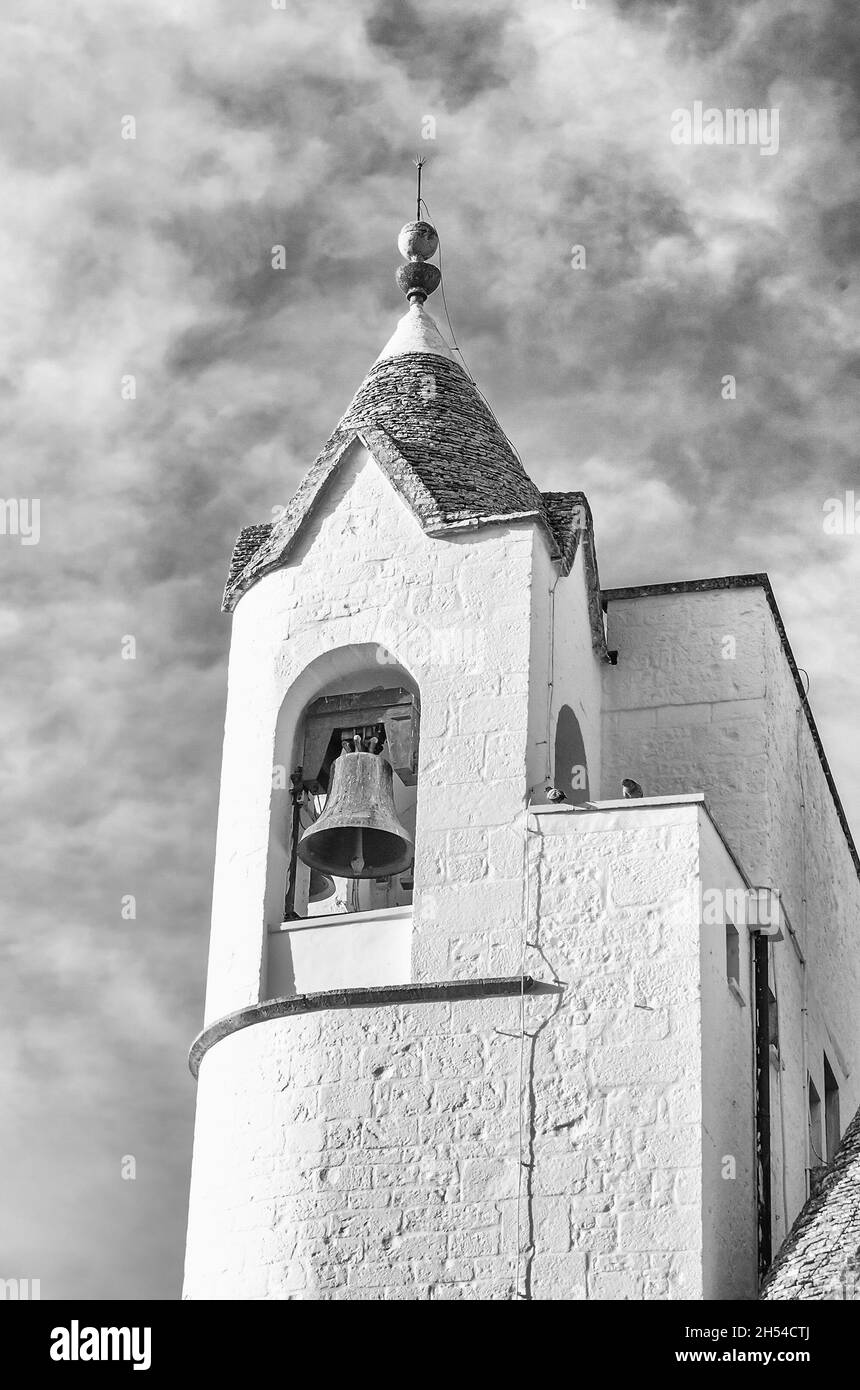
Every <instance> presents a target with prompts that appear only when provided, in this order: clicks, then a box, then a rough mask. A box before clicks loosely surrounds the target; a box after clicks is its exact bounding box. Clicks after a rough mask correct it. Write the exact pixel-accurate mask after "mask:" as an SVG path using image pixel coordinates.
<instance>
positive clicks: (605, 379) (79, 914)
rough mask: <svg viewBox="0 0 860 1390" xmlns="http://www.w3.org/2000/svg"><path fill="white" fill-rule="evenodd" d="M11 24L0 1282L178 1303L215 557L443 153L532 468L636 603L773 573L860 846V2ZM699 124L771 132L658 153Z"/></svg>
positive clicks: (358, 312)
mask: <svg viewBox="0 0 860 1390" xmlns="http://www.w3.org/2000/svg"><path fill="white" fill-rule="evenodd" d="M4 12H5V20H4V28H5V31H6V32H5V34H4V37H3V42H2V44H0V53H2V57H0V123H2V130H3V133H4V139H3V141H2V154H0V160H2V163H3V166H4V167H3V169H2V181H3V187H4V192H5V197H4V208H3V214H2V217H0V238H2V241H0V282H2V284H0V295H2V300H1V301H0V302H2V306H3V311H2V315H0V412H2V431H3V443H4V447H3V450H2V456H0V457H2V462H0V496H2V498H3V499H4V501H7V503H8V499H17V500H19V501H25V502H26V501H27V500H28V499H29V500H30V502H31V504H32V500H33V499H38V500H39V526H38V536H37V532H36V530H34V529H33V528H32V525H30V528H29V529H30V534H29V535H27V534H25V532H26V531H27V529H28V528H27V526H26V525H24V524H22V523H21V522H20V521H19V527H18V533H17V534H15V533H14V529H13V528H12V526H11V524H10V525H7V526H6V528H5V534H2V535H0V566H2V571H0V573H2V587H0V681H2V698H0V721H2V731H1V732H2V744H0V767H2V795H0V818H2V825H0V903H2V915H0V950H2V971H0V1030H2V1038H0V1108H2V1116H3V1123H2V1126H0V1174H2V1182H0V1266H2V1267H0V1277H4V1278H8V1277H15V1278H30V1279H39V1280H40V1281H41V1294H42V1297H43V1298H63V1297H76V1298H99V1297H105V1296H112V1297H118V1298H146V1299H150V1298H152V1299H155V1298H159V1299H162V1298H163V1299H173V1298H176V1297H178V1296H179V1291H180V1285H181V1264H182V1251H183V1242H184V1232H185V1213H186V1203H187V1195H188V1176H189V1162H190V1150H191V1137H192V1126H193V1107H194V1083H193V1082H192V1079H191V1077H190V1074H189V1072H188V1070H187V1063H186V1056H187V1049H188V1045H189V1043H190V1041H191V1039H192V1038H193V1037H194V1035H195V1033H196V1032H197V1031H198V1029H199V1027H200V1022H201V1016H202V1001H203V987H204V978H205V967H206V953H207V940H208V914H209V908H210V901H211V899H210V894H211V875H212V863H213V854H214V841H215V822H216V811H217V798H218V780H219V762H220V742H221V736H222V729H223V719H224V706H225V695H226V658H227V651H228V644H229V638H230V619H229V617H227V616H226V615H224V614H222V613H221V612H220V598H221V592H222V588H223V583H224V579H225V576H226V567H227V563H228V560H229V555H230V549H231V546H232V543H233V540H234V538H235V535H236V533H237V532H238V530H239V528H240V527H241V526H242V525H245V524H248V523H251V522H255V521H263V520H270V519H271V518H272V516H273V515H274V514H275V513H276V511H277V509H278V508H280V507H282V506H283V505H284V504H285V503H286V502H287V501H288V500H289V498H290V497H291V495H292V493H293V492H294V491H295V489H296V487H297V485H298V482H299V480H300V478H301V476H302V474H303V472H304V471H305V469H306V468H307V467H308V466H309V465H310V463H311V461H312V460H313V458H314V456H315V454H316V453H317V452H318V450H319V449H320V448H321V446H322V445H323V443H324V442H325V440H326V438H327V437H328V435H329V434H330V432H331V430H332V429H333V427H334V425H335V424H336V423H337V421H338V419H339V417H340V415H341V414H342V413H343V411H344V410H345V408H346V406H347V404H348V403H349V400H350V398H351V396H352V394H353V392H354V390H355V389H356V388H357V386H358V385H359V383H360V381H361V379H362V377H363V376H364V374H365V372H366V371H367V370H368V368H369V367H370V364H371V363H372V362H373V360H374V358H375V357H376V355H377V353H378V352H379V351H380V349H381V347H382V345H383V344H384V343H385V341H386V340H387V338H388V337H389V336H390V334H391V332H392V330H393V327H394V324H395V322H396V319H397V318H398V317H399V316H400V315H401V314H402V312H403V310H404V308H405V305H404V302H403V300H402V297H401V295H400V293H399V291H398V290H397V288H396V286H395V282H394V271H395V269H396V267H397V265H398V264H399V262H400V257H399V255H398V252H397V249H396V239H397V233H398V230H399V228H400V226H401V225H402V224H403V223H404V222H405V221H407V220H408V219H409V218H410V217H411V216H412V215H414V169H413V168H412V164H411V160H412V159H413V157H414V156H415V155H416V154H421V155H424V156H426V157H427V160H428V162H427V166H426V168H425V175H424V192H425V196H426V199H427V203H428V205H429V210H430V213H431V215H432V218H433V220H434V222H435V225H436V226H437V228H438V230H439V235H440V239H441V243H442V257H443V271H444V283H445V291H446V298H447V304H448V309H449V311H450V317H451V322H452V324H453V329H454V332H455V334H456V340H457V343H458V344H459V346H460V348H461V350H462V354H463V358H464V360H465V362H466V364H467V366H468V369H469V371H470V372H471V373H472V375H473V376H474V378H475V379H476V380H477V382H478V384H479V386H480V387H481V389H482V391H483V392H484V393H485V394H486V396H487V398H488V399H489V401H490V403H491V404H492V406H493V408H494V409H495V410H496V412H497V414H498V415H499V417H500V419H501V422H502V424H503V426H504V428H505V430H506V432H507V433H508V435H509V437H510V438H511V440H512V441H513V442H514V444H515V445H516V447H517V449H518V450H519V452H520V454H521V456H522V458H523V460H524V463H525V465H526V468H527V469H528V471H529V473H530V474H531V476H532V477H533V478H534V480H535V481H536V482H537V484H538V485H539V486H540V487H542V488H543V489H545V490H546V489H581V490H583V491H585V492H586V493H587V495H588V497H589V500H590V502H591V506H592V509H593V512H594V516H595V528H596V536H597V547H598V558H599V563H600V572H601V579H602V582H603V584H604V585H605V586H607V587H610V586H612V587H614V586H617V585H622V584H633V583H648V582H659V581H666V580H670V581H671V580H680V579H691V578H701V577H707V576H712V575H720V574H737V573H743V572H750V571H762V570H766V571H767V572H768V573H769V574H770V577H771V581H772V583H773V585H774V589H775V591H776V596H777V600H778V602H779V604H780V607H781V610H782V613H783V617H784V619H785V622H786V626H787V629H788V633H789V637H790V640H791V642H792V646H793V649H794V652H795V655H796V657H797V661H798V663H799V665H800V666H802V667H803V668H804V669H805V670H806V671H807V672H808V674H809V678H810V686H811V692H810V699H811V703H812V707H813V710H814V711H815V714H816V717H817V720H818V723H819V727H820V730H821V733H822V736H823V740H824V744H825V748H826V750H827V752H828V755H829V758H830V762H831V766H832V769H833V772H834V776H835V778H836V782H837V785H838V786H839V788H840V791H841V794H842V797H843V801H844V804H845V807H846V810H847V813H848V816H849V820H851V821H852V822H853V824H854V826H855V828H856V827H858V826H860V742H858V739H857V737H856V710H857V704H858V698H860V642H858V628H860V624H858V612H857V609H858V602H857V593H858V590H860V521H858V523H857V527H856V533H855V532H854V529H853V528H852V527H850V526H846V527H844V528H843V531H844V534H839V533H838V532H835V530H834V527H833V525H832V524H831V527H830V529H829V530H828V529H826V528H825V518H826V517H827V516H828V515H834V516H835V515H836V511H835V507H834V505H833V500H834V499H835V500H837V501H839V503H840V505H844V504H845V499H846V494H850V493H851V492H852V490H855V491H856V498H857V500H858V502H860V470H858V466H857V442H856V440H857V428H856V424H857V417H856V399H857V385H858V378H860V312H858V310H860V274H858V261H860V187H858V145H860V7H858V6H857V5H856V3H855V0H798V3H792V0H779V3H777V0H746V2H745V3H738V0H734V2H733V0H586V3H585V4H584V5H583V4H582V3H579V4H571V3H570V0H528V3H525V0H521V3H520V4H518V5H514V4H506V3H501V2H500V0H481V2H480V4H475V3H473V0H464V2H463V3H459V2H458V3H456V4H454V3H453V0H449V3H448V4H443V3H440V0H420V3H418V2H417V0H415V2H414V3H413V0H285V5H284V8H274V7H273V5H272V4H271V3H270V0H221V2H220V3H218V2H217V0H210V3H204V0H181V3H180V0H176V2H175V3H171V0H148V3H147V4H146V5H140V4H139V3H129V0H113V3H112V4H111V5H110V6H106V5H105V4H104V3H103V0H99V3H96V0H89V3H80V0H65V3H62V4H60V3H57V2H56V0H53V3H52V2H51V0H49V2H48V3H45V4H40V5H37V6H34V5H33V4H32V3H20V2H19V0H7V3H6V5H5V6H4ZM695 102H701V103H703V108H705V109H707V108H715V109H717V110H720V111H724V110H727V109H729V108H737V107H742V108H755V109H756V110H758V109H759V108H760V109H762V110H764V111H767V112H771V111H773V110H774V109H778V111H779V143H778V147H777V148H775V149H773V151H772V152H770V153H769V152H763V151H762V146H761V145H759V146H750V145H746V146H740V145H737V144H735V145H729V144H721V145H720V144H707V145H705V144H698V145H695V144H690V145H682V144H677V143H675V142H674V141H673V139H672V135H671V132H672V130H673V128H675V127H674V126H673V113H674V112H676V111H678V110H679V109H687V110H689V111H691V112H692V110H693V107H694V103H695ZM128 117H132V118H133V122H134V126H133V133H134V138H133V139H131V138H123V132H125V134H126V135H128V134H129V132H130V131H131V130H132V127H131V125H130V123H129V121H128V119H127V118H128ZM277 245H281V246H283V247H284V248H285V255H284V268H283V269H280V270H275V269H273V268H272V247H273V246H277ZM577 246H578V247H583V248H584V259H585V264H584V265H582V264H578V265H577V264H574V262H577V261H579V262H581V261H582V253H579V254H575V253H574V251H573V248H574V247H577ZM439 298H440V296H439V295H436V296H434V299H433V301H431V303H430V305H428V307H430V308H432V311H433V313H434V315H435V316H436V318H437V320H438V321H439V322H440V326H441V327H442V328H443V329H444V330H447V325H446V324H445V320H444V313H443V309H442V305H441V304H440V303H438V302H436V301H438V300H439ZM727 377H733V378H734V386H733V387H731V386H727V384H726V378H727ZM129 378H133V387H134V397H133V399H132V398H130V389H131V388H130V383H129V380H128V379H129ZM727 392H728V395H727V394H726V393H727ZM732 396H733V397H734V398H732ZM828 502H830V503H831V505H830V507H829V508H828ZM7 513H8V505H7ZM26 515H27V514H26V511H20V510H19V516H20V517H25V516H26ZM29 515H30V522H31V523H32V518H33V511H32V505H31V511H30V514H29ZM129 639H133V644H132V642H130V641H129ZM132 651H133V659H129V656H130V653H131V652H132ZM129 897H133V899H134V912H135V915H134V917H133V918H132V917H129V916H128V915H126V916H123V903H124V901H125V902H126V909H125V911H126V914H127V913H128V912H129V908H128V905H127V903H128V899H129ZM129 1159H133V1160H134V1165H133V1168H134V1177H133V1178H130V1177H129V1176H128V1174H129V1172H130V1171H131V1165H130V1164H129V1161H128V1160H129ZM124 1171H125V1173H126V1176H125V1177H124V1176H123V1172H124Z"/></svg>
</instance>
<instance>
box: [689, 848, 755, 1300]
mask: <svg viewBox="0 0 860 1390" xmlns="http://www.w3.org/2000/svg"><path fill="white" fill-rule="evenodd" d="M699 875H700V881H701V884H702V889H703V894H704V893H711V894H712V893H716V892H719V894H720V896H721V900H722V911H721V913H720V920H719V921H718V922H713V921H712V920H711V918H712V916H713V913H712V911H711V906H712V904H711V901H710V900H708V899H705V902H706V903H707V907H708V911H707V913H706V916H705V920H704V922H703V924H702V930H701V965H700V970H701V999H702V1051H701V1058H700V1061H699V1066H700V1068H701V1077H702V1238H703V1262H704V1269H703V1295H704V1297H705V1298H707V1299H727V1298H742V1299H751V1298H755V1296H756V1275H757V1261H758V1250H757V1237H756V1232H757V1220H758V1213H757V1193H756V1172H755V1165H756V1155H755V1105H756V1095H755V1079H754V1070H753V1059H754V1055H755V997H754V991H753V973H752V968H753V949H752V937H751V934H750V932H749V930H748V928H747V927H746V926H745V925H744V922H743V920H742V917H741V914H739V913H738V912H737V911H736V908H735V898H734V897H733V896H732V894H733V890H734V889H736V888H737V886H738V884H739V882H740V880H739V875H738V870H737V867H736V865H735V863H734V862H733V860H732V859H731V858H730V856H729V853H728V851H727V850H726V847H725V845H724V844H723V843H722V841H721V840H720V839H719V838H718V837H717V836H716V835H713V834H712V835H703V836H702V838H701V841H700V848H699ZM727 909H728V910H727ZM727 916H728V918H729V920H730V921H732V923H733V925H734V926H735V927H736V930H737V933H738V948H739V958H740V959H739V971H738V986H739V989H738V991H737V992H735V991H734V990H733V989H731V988H730V986H729V984H728V981H727V961H726V917H727Z"/></svg>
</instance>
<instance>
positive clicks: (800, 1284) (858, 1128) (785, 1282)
mask: <svg viewBox="0 0 860 1390" xmlns="http://www.w3.org/2000/svg"><path fill="white" fill-rule="evenodd" d="M760 1297H761V1298H763V1299H840V1298H848V1299H852V1298H853V1299H860V1110H858V1112H857V1114H856V1115H855V1116H854V1119H853V1120H852V1121H851V1123H850V1125H849V1126H848V1128H847V1129H846V1131H845V1134H844V1135H843V1137H842V1143H841V1144H840V1145H839V1148H838V1149H837V1151H836V1155H835V1157H834V1159H833V1162H832V1163H831V1164H830V1165H829V1167H828V1169H827V1171H826V1172H825V1174H824V1176H823V1178H822V1180H821V1183H820V1185H819V1187H818V1190H817V1191H816V1193H815V1195H814V1196H813V1197H810V1198H809V1201H808V1202H807V1203H806V1205H805V1206H804V1208H803V1210H802V1211H801V1213H800V1215H799V1216H798V1218H797V1220H796V1221H795V1223H794V1225H793V1226H792V1228H791V1231H790V1233H789V1235H788V1239H787V1240H786V1241H785V1243H784V1244H783V1246H782V1249H781V1250H780V1252H779V1254H778V1255H777V1257H776V1259H775V1261H774V1263H773V1264H772V1265H771V1267H770V1270H769V1272H768V1275H767V1278H766V1279H765V1282H764V1284H763V1285H762V1291H761V1295H760Z"/></svg>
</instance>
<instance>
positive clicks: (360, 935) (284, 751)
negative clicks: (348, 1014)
mask: <svg viewBox="0 0 860 1390" xmlns="http://www.w3.org/2000/svg"><path fill="white" fill-rule="evenodd" d="M419 723H420V702H419V694H418V687H417V684H416V682H415V680H414V679H413V677H412V676H411V674H410V673H409V671H407V669H406V668H405V667H404V666H403V665H402V664H401V663H400V662H399V661H397V659H396V658H395V657H393V656H392V654H391V653H390V652H389V651H387V650H386V649H385V648H382V647H378V646H375V645H372V644H363V645H353V646H348V647H342V648H337V649H335V650H334V651H331V652H328V653H326V654H325V656H323V657H320V658H318V659H317V660H316V661H315V662H312V663H311V665H310V666H309V667H308V668H307V669H306V670H305V671H304V672H303V673H302V675H301V677H300V678H299V679H298V680H297V681H296V682H295V684H294V685H293V686H292V687H291V688H290V690H289V691H288V693H287V695H286V697H285V699H284V702H283V704H282V706H281V710H280V713H279V717H278V724H277V730H276V738H275V759H274V763H275V766H274V771H273V780H272V802H271V817H270V836H269V859H268V868H267V891H266V921H267V925H268V932H269V964H268V968H267V995H268V997H274V996H275V995H277V994H279V993H291V992H303V990H306V989H309V988H311V987H313V988H323V987H336V986H338V985H341V984H343V985H345V984H347V983H367V984H372V983H382V982H386V981H383V980H380V979H379V978H375V977H374V972H376V975H377V976H378V974H379V971H380V970H381V971H382V972H383V974H385V972H386V971H387V970H389V969H391V970H393V971H394V974H402V972H403V970H404V969H405V968H407V965H405V964H404V961H406V962H407V963H408V951H407V952H406V954H405V955H404V951H403V938H404V933H403V931H402V930H400V924H406V931H407V936H406V943H407V946H408V934H409V932H411V903H412V887H413V865H414V844H415V822H416V804H417V792H418V788H417V769H418V739H419ZM383 851H384V852H383ZM314 926H319V928H320V929H322V928H324V927H332V928H334V927H338V926H340V927H344V928H345V929H346V928H349V930H348V932H347V935H346V936H345V937H344V936H343V934H342V933H338V932H335V933H332V932H326V933H325V935H324V936H323V935H321V934H320V932H317V933H312V932H311V929H312V928H313V927H314ZM395 929H396V930H395ZM300 933H301V935H300ZM395 936H396V938H397V940H396V943H394V937H395ZM335 937H337V941H336V940H335ZM276 938H277V940H276ZM360 939H361V940H363V941H364V956H363V957H362V959H361V962H360V964H356V965H354V966H350V965H349V963H348V962H347V961H345V960H344V943H346V949H347V954H349V953H350V952H352V951H353V950H354V949H355V947H356V943H357V942H358V941H359V940H360ZM392 943H394V944H395V945H396V950H395V952H394V953H395V955H396V956H397V963H396V965H395V964H390V963H388V964H387V963H386V959H387V957H388V956H390V955H391V950H392V949H393V946H392ZM312 948H313V949H312ZM374 951H375V952H376V957H378V959H376V964H374ZM380 953H381V954H380ZM310 956H312V957H313V961H314V966H313V970H312V971H311V973H310V975H308V973H307V971H305V976H304V978H302V979H300V978H299V975H300V973H301V971H300V970H299V968H298V964H297V962H298V961H299V959H300V958H301V959H305V958H306V957H310ZM339 959H340V960H342V961H343V963H344V971H345V972H346V973H345V974H341V975H338V960H339ZM355 968H359V969H360V970H363V971H364V972H365V975H364V976H362V977H361V978H359V979H358V980H356V979H355V978H353V977H352V976H354V969H355ZM350 972H352V976H351V977H350V978H347V976H350ZM311 977H312V978H311ZM407 978H408V977H407Z"/></svg>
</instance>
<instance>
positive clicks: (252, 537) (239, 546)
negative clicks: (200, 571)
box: [227, 521, 274, 592]
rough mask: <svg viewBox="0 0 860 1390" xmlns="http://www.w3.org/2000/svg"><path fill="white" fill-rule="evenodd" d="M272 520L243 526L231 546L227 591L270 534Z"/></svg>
mask: <svg viewBox="0 0 860 1390" xmlns="http://www.w3.org/2000/svg"><path fill="white" fill-rule="evenodd" d="M273 525H274V522H273V521H263V522H261V523H260V524H259V525H257V526H243V527H242V529H241V531H240V532H239V535H238V536H237V538H236V544H235V545H234V546H233V554H232V555H231V556H230V572H229V574H228V575H227V590H228V592H229V590H230V588H231V587H232V585H233V582H234V580H235V579H237V578H238V576H239V575H240V574H241V573H242V570H243V569H244V568H245V566H246V565H247V564H248V562H249V561H250V560H251V559H252V558H253V557H254V556H255V555H256V553H257V551H258V550H259V549H260V546H261V545H262V544H263V542H264V541H267V540H268V539H269V536H270V535H271V531H272V527H273Z"/></svg>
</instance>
